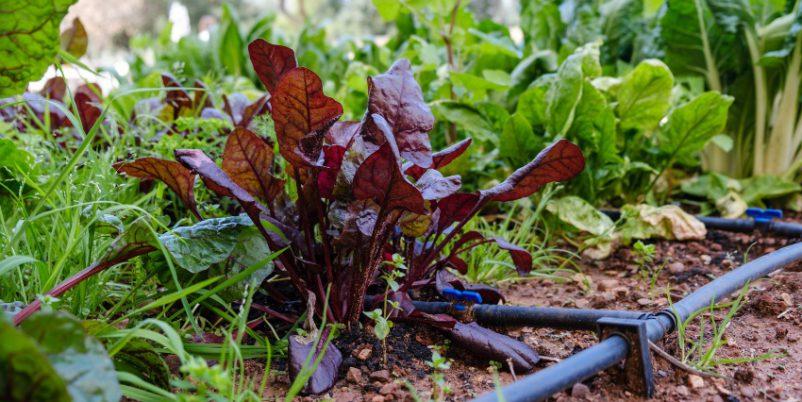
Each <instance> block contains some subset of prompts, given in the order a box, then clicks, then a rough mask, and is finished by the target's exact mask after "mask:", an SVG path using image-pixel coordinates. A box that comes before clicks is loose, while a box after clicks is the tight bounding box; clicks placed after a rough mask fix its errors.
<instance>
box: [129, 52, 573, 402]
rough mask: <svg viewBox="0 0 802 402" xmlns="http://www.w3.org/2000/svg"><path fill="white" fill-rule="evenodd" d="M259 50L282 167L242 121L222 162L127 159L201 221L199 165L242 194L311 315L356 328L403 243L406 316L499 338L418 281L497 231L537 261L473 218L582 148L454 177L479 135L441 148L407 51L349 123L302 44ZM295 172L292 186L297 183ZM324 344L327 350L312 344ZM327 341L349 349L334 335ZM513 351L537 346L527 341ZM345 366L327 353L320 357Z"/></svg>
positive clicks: (227, 192)
mask: <svg viewBox="0 0 802 402" xmlns="http://www.w3.org/2000/svg"><path fill="white" fill-rule="evenodd" d="M248 50H249V53H250V57H251V60H252V62H253V66H254V69H255V70H256V74H257V75H258V76H259V78H260V80H261V81H262V82H263V84H264V86H265V88H266V89H267V90H268V92H269V93H270V100H269V102H268V104H267V105H268V110H269V111H270V115H271V116H272V119H273V121H274V125H275V131H276V139H277V144H276V145H277V148H278V153H279V155H280V156H281V157H282V158H283V159H284V161H285V163H284V168H283V170H282V169H280V168H279V166H280V164H277V163H276V159H277V158H276V155H275V153H274V146H273V145H271V144H270V143H268V142H267V141H266V140H265V139H263V138H262V137H260V136H259V135H257V134H256V133H254V132H252V131H250V130H249V129H247V128H245V127H242V126H239V127H236V128H235V129H234V130H232V131H231V133H230V134H229V136H228V139H227V141H226V144H225V148H224V150H223V152H222V166H218V164H217V163H215V161H214V160H213V159H212V158H211V157H209V156H208V155H206V154H205V153H204V152H203V151H200V150H197V149H178V150H175V158H176V160H177V161H169V160H162V159H155V158H142V159H138V160H135V161H133V162H128V163H121V164H118V165H116V166H115V167H116V169H117V170H118V171H120V172H122V173H125V174H127V175H129V176H133V177H138V178H142V179H158V180H161V181H163V182H164V183H165V184H166V185H167V186H168V187H170V188H171V189H172V190H174V191H175V192H176V193H177V194H178V195H179V197H180V199H181V200H182V201H183V202H184V204H185V205H186V207H187V208H188V209H189V210H190V211H191V213H192V214H193V215H195V216H196V217H197V218H198V219H202V217H201V215H200V213H199V211H198V209H197V205H196V202H195V199H194V195H193V192H194V183H195V177H196V176H200V178H201V180H202V181H203V182H204V184H205V185H206V187H207V188H208V189H209V190H211V191H212V192H213V193H215V194H217V195H218V196H221V197H226V198H230V199H233V200H234V201H236V202H237V203H238V204H239V206H240V207H241V209H242V211H244V212H245V214H247V215H248V216H249V217H250V218H251V220H252V221H253V222H254V224H255V226H256V227H257V229H258V230H259V231H260V233H261V234H262V235H263V237H264V239H265V241H266V242H267V244H268V245H269V246H270V249H272V250H278V249H283V248H287V249H288V251H287V252H285V253H282V254H281V255H279V256H278V258H277V262H276V266H277V268H278V269H279V271H280V272H281V274H283V275H285V276H286V277H287V278H288V279H289V281H290V282H291V283H292V285H293V287H294V288H295V290H296V291H297V295H298V297H299V298H301V299H302V300H304V301H306V302H307V304H308V305H309V308H310V310H309V314H310V315H312V314H316V315H319V316H324V317H325V318H326V319H327V320H329V322H339V323H347V324H349V325H351V326H353V325H354V324H355V323H357V322H358V321H359V319H360V317H362V316H363V311H364V310H365V308H366V300H368V299H370V300H373V299H374V298H373V297H369V296H370V293H371V292H370V289H371V286H372V285H374V284H375V283H377V280H378V277H379V274H380V271H381V270H382V269H392V267H393V266H394V265H391V264H390V265H388V264H383V262H384V261H386V260H387V259H388V258H389V256H391V255H393V254H399V255H402V256H404V259H405V261H404V264H403V265H404V266H406V267H408V268H407V270H408V272H407V273H406V275H405V282H404V285H403V286H402V287H401V288H400V289H399V290H398V291H397V292H393V294H391V295H386V294H385V295H383V296H386V297H389V298H391V299H393V300H395V301H398V303H399V305H400V306H402V308H401V309H400V310H401V311H398V312H397V314H396V315H397V316H398V318H401V319H420V320H424V321H426V322H429V323H432V324H434V325H438V326H441V327H445V328H451V329H452V331H453V333H452V335H454V336H455V337H456V338H457V339H465V340H472V341H474V343H481V342H480V341H477V340H478V339H482V338H483V337H487V336H488V334H487V333H486V332H484V331H481V330H476V329H470V330H468V329H467V327H464V326H463V324H458V323H456V322H455V320H454V319H453V318H450V317H445V316H431V315H427V314H425V313H422V312H419V311H415V310H414V308H413V307H411V300H410V299H409V296H408V291H409V290H412V289H416V288H419V287H421V286H425V285H427V284H430V285H433V284H434V283H435V280H436V274H437V272H439V271H442V270H443V268H445V267H446V266H452V267H455V268H456V269H458V270H460V269H463V268H464V265H465V263H464V262H463V261H462V260H461V259H460V258H459V254H460V253H462V252H465V251H468V250H470V249H471V248H472V247H474V246H475V245H477V244H481V243H486V242H495V243H496V244H498V245H499V246H500V247H501V248H503V249H506V250H509V252H510V254H511V256H512V260H513V262H514V263H515V265H516V267H517V268H518V271H519V272H520V273H527V272H529V270H531V269H532V257H531V256H530V255H529V253H528V252H527V251H526V250H524V249H522V248H520V247H517V246H514V245H512V244H509V243H507V242H506V241H504V240H503V239H484V238H483V237H482V236H481V235H480V234H479V233H477V232H466V233H463V230H462V228H463V227H464V225H465V223H466V222H467V221H468V220H470V219H471V218H472V217H473V216H475V215H476V214H477V213H478V212H479V211H480V210H481V209H482V207H484V206H485V205H486V204H488V203H489V202H493V201H500V202H506V201H514V200H517V199H520V198H524V197H528V196H529V195H531V194H532V193H534V192H536V191H537V190H538V189H540V188H541V187H542V186H544V185H545V184H547V183H550V182H556V181H564V180H568V179H570V178H572V177H574V176H575V175H577V174H578V173H579V172H580V171H581V170H582V169H583V168H584V158H583V156H582V153H581V152H580V150H579V148H578V147H577V146H576V145H574V144H572V143H570V142H568V141H566V140H558V141H556V142H554V143H553V144H551V145H550V146H548V147H547V148H546V149H544V150H543V151H541V152H540V153H539V154H538V155H537V156H536V157H535V158H534V159H533V160H532V161H531V162H529V163H527V164H525V165H524V166H523V167H521V168H520V169H518V170H516V171H515V172H514V173H513V174H512V175H510V176H509V177H508V178H506V179H505V180H503V181H502V182H500V183H499V184H497V185H496V186H494V187H492V188H489V189H485V190H482V191H479V192H475V193H464V192H459V189H460V186H461V179H460V177H459V176H457V175H454V176H444V175H443V174H442V173H440V171H438V169H439V168H442V167H444V166H446V165H448V164H449V163H450V162H452V161H453V160H454V159H456V158H458V157H459V156H460V155H461V154H462V153H463V152H464V151H465V150H466V149H467V148H468V146H469V145H470V142H471V140H470V139H466V140H463V141H462V142H459V143H457V144H454V145H453V146H451V147H448V148H446V149H444V150H441V151H438V152H432V149H431V145H430V140H429V135H428V132H429V131H430V130H431V129H432V126H433V125H434V117H433V115H432V113H431V112H430V110H429V107H428V105H427V104H426V103H425V102H424V100H423V95H422V93H421V90H420V87H419V86H418V84H417V82H415V79H414V78H413V75H412V71H411V66H410V64H409V62H408V61H406V60H400V61H398V62H396V63H395V64H394V65H393V66H392V67H391V68H390V69H389V71H387V72H386V73H384V74H380V75H377V76H374V77H369V78H368V88H369V97H368V105H367V110H366V112H365V114H364V117H363V118H362V120H360V121H338V119H339V118H340V116H341V115H342V113H343V112H342V107H341V106H340V103H339V102H337V101H336V100H334V99H333V98H330V97H328V96H326V94H324V93H323V84H322V82H321V80H320V78H319V77H318V76H317V75H316V74H315V73H314V72H312V71H311V70H309V69H307V68H304V67H300V66H298V65H297V62H296V58H295V54H294V52H293V50H292V49H289V48H287V47H284V46H279V45H273V44H270V43H268V42H266V41H264V40H257V41H254V42H252V43H251V44H250V45H249V47H248ZM287 181H291V182H292V183H293V185H292V186H286V185H285V184H286V182H287ZM287 190H291V191H289V192H288V191H287ZM291 193H294V194H293V195H294V197H291V196H290V194H291ZM388 267H390V268H388ZM441 282H442V281H441ZM368 302H369V301H368ZM491 333H492V332H491ZM460 337H461V338H460ZM507 339H509V338H507ZM509 340H510V341H512V342H517V341H514V340H512V339H509ZM488 343H490V342H488ZM296 344H297V345H298V346H297V348H298V349H302V348H301V346H302V345H303V344H302V343H299V342H296V341H293V342H291V343H290V345H291V348H290V354H291V361H303V360H304V359H297V358H292V355H293V353H294V352H293V345H296ZM500 344H503V345H505V347H507V348H509V347H510V345H509V343H504V342H502V343H500ZM518 344H520V342H518V343H517V344H516V345H518ZM520 345H523V344H520ZM520 345H518V346H520ZM524 347H525V345H524ZM312 349H314V350H318V349H319V348H309V347H308V346H306V349H304V350H307V351H309V350H312ZM328 350H329V351H330V353H329V354H332V352H334V353H333V355H335V356H336V355H339V352H336V348H334V347H333V345H330V346H328ZM508 352H510V353H512V354H522V353H524V354H525V352H521V351H520V350H514V348H513V349H510V350H508ZM532 353H534V352H532ZM490 355H493V354H492V353H490ZM304 356H305V355H304ZM493 356H495V355H493ZM535 356H536V355H535ZM296 357H297V356H296ZM518 360H520V361H521V362H523V363H522V364H521V365H519V366H518V367H531V366H527V362H528V363H532V360H533V359H531V358H530V359H528V360H527V359H526V358H524V359H518ZM534 360H536V359H534ZM338 364H339V363H337V364H332V362H331V361H328V360H324V361H323V362H322V363H321V364H320V367H329V368H330V367H335V368H336V366H337V365H338ZM297 371H298V370H296V372H297ZM322 371H324V372H328V373H329V375H328V377H330V379H331V381H321V380H320V379H318V378H315V377H313V378H312V380H311V381H310V387H311V389H309V391H312V392H320V391H322V390H325V389H326V388H328V387H329V386H331V384H332V381H333V378H334V377H333V376H334V373H331V371H332V370H331V369H324V370H322ZM335 371H336V370H335Z"/></svg>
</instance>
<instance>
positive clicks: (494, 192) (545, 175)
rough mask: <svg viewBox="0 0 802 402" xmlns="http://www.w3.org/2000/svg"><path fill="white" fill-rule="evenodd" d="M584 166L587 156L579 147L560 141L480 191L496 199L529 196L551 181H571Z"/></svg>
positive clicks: (502, 199) (507, 199) (506, 199)
mask: <svg viewBox="0 0 802 402" xmlns="http://www.w3.org/2000/svg"><path fill="white" fill-rule="evenodd" d="M584 167H585V158H584V157H583V156H582V151H581V150H580V149H579V147H577V146H576V145H574V144H573V143H571V142H570V141H566V140H558V141H556V142H554V143H553V144H551V145H549V146H548V147H547V148H546V149H544V150H542V151H540V153H539V154H538V155H537V157H535V159H534V160H533V161H531V162H529V163H528V164H526V165H525V166H523V167H521V168H520V169H518V170H516V171H515V172H513V174H512V175H510V176H509V177H507V179H505V180H504V181H503V182H501V183H499V184H498V185H496V186H495V187H493V188H490V189H487V190H482V191H481V192H480V194H481V196H482V197H483V198H484V197H487V198H489V199H491V200H494V201H513V200H517V199H519V198H524V197H528V196H529V195H531V194H532V193H534V192H535V191H537V190H539V189H540V188H541V187H543V186H544V185H546V184H548V183H552V182H558V181H565V180H569V179H571V178H573V177H574V176H576V175H578V174H579V173H580V172H581V171H582V169H584Z"/></svg>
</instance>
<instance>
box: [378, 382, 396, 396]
mask: <svg viewBox="0 0 802 402" xmlns="http://www.w3.org/2000/svg"><path fill="white" fill-rule="evenodd" d="M396 388H397V386H396V384H395V383H394V382H390V383H387V384H384V386H383V387H381V389H380V390H379V393H380V394H382V395H390V394H392V393H393V392H395V389H396Z"/></svg>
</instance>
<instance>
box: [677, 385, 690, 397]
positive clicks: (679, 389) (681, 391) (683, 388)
mask: <svg viewBox="0 0 802 402" xmlns="http://www.w3.org/2000/svg"><path fill="white" fill-rule="evenodd" d="M676 391H677V394H679V395H680V396H688V395H690V394H691V391H688V387H686V386H684V385H680V386H678V387H677V388H676Z"/></svg>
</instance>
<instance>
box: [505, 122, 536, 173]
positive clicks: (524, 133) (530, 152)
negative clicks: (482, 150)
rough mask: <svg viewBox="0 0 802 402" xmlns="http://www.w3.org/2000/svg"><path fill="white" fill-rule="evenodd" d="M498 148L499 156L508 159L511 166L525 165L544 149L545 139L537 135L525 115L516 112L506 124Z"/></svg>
mask: <svg viewBox="0 0 802 402" xmlns="http://www.w3.org/2000/svg"><path fill="white" fill-rule="evenodd" d="M498 148H499V156H501V157H502V158H505V159H507V160H508V161H509V162H510V165H511V166H523V165H525V164H527V163H528V162H529V161H531V160H532V158H534V157H535V155H537V153H538V152H539V151H540V150H541V149H543V140H542V138H539V137H536V136H535V133H534V132H533V131H532V126H531V125H529V121H527V120H526V118H525V117H523V115H521V114H520V113H515V114H513V115H512V116H510V118H509V119H507V122H506V123H505V124H504V130H502V131H501V136H500V137H499V145H498Z"/></svg>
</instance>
